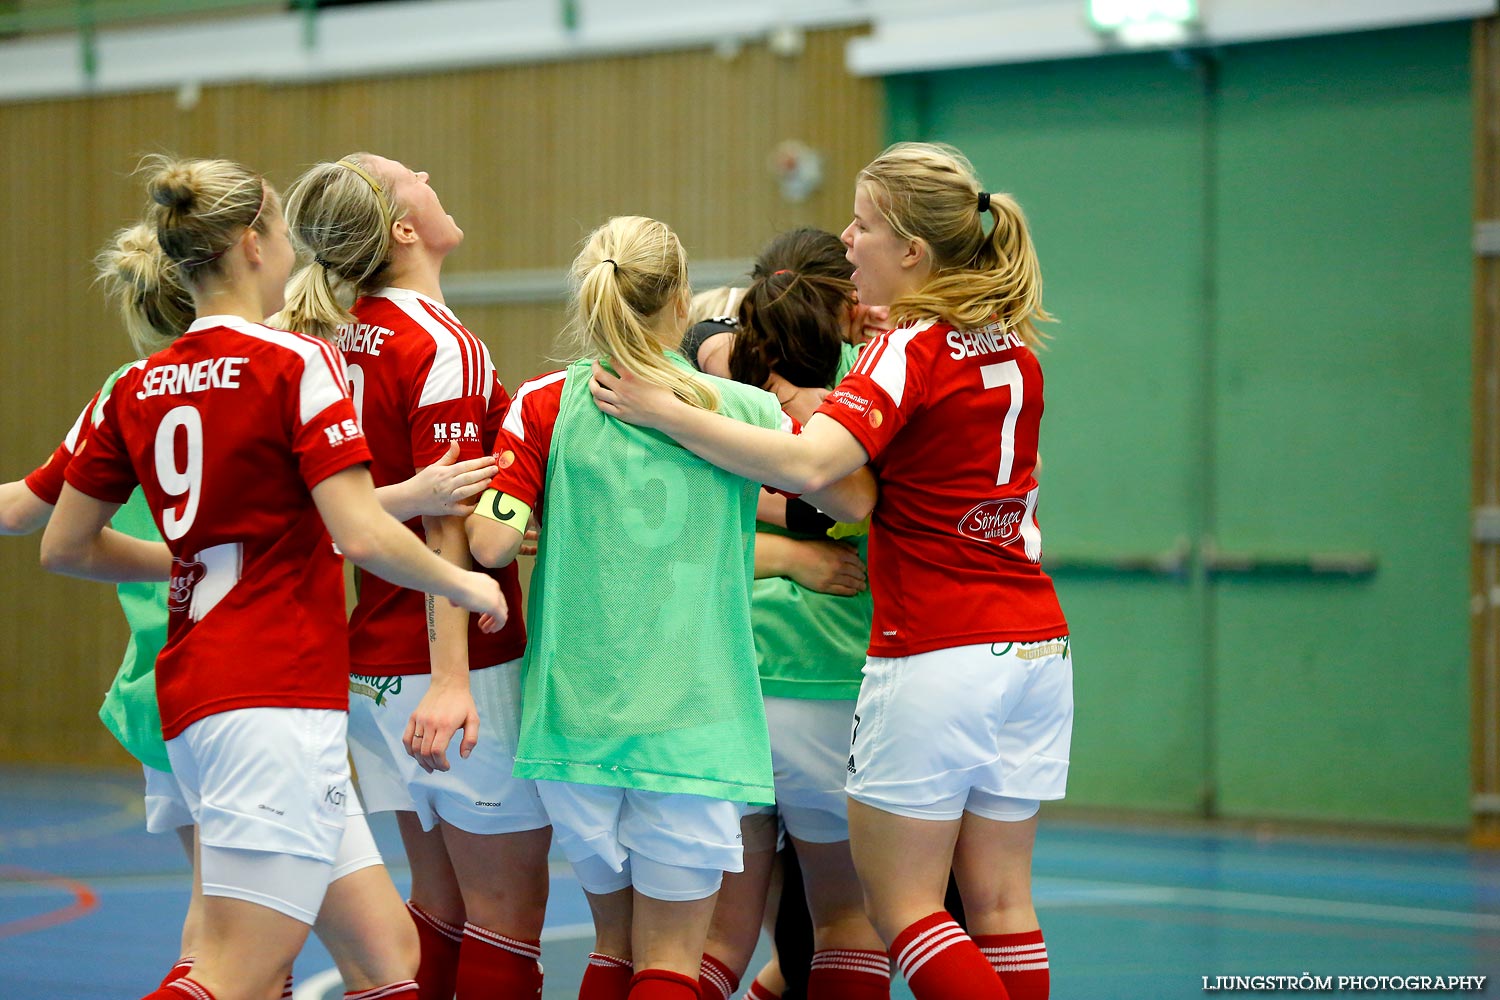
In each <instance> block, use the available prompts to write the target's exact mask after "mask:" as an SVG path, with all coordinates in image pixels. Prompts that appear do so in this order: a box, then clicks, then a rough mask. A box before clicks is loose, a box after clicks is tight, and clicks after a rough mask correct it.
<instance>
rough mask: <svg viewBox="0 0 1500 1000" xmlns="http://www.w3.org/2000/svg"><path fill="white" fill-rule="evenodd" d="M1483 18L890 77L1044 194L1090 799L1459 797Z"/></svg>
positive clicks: (934, 118)
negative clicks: (1476, 26) (1472, 211)
mask: <svg viewBox="0 0 1500 1000" xmlns="http://www.w3.org/2000/svg"><path fill="white" fill-rule="evenodd" d="M1467 37H1468V36H1467V27H1466V26H1464V25H1446V26H1438V27H1434V28H1424V29H1408V30H1402V31H1391V32H1378V33H1370V34H1363V35H1355V36H1341V37H1337V38H1328V39H1314V40H1305V41H1295V42H1279V43H1269V44H1265V45H1255V46H1243V47H1235V48H1232V49H1229V50H1227V51H1225V52H1223V53H1220V54H1217V56H1216V57H1215V58H1214V59H1213V60H1209V61H1204V60H1200V59H1196V58H1180V57H1178V58H1174V57H1172V56H1169V55H1166V54H1149V55H1132V56H1120V57H1113V58H1108V59H1095V60H1085V61H1072V62H1066V63H1044V64H1034V65H1023V66H1009V67H996V68H989V69H983V70H963V71H953V72H946V73H935V74H922V75H918V76H909V77H898V78H892V79H891V81H890V83H889V88H888V95H889V107H890V133H891V136H892V138H898V139H899V138H924V139H938V140H944V141H949V142H952V143H954V144H955V145H957V146H958V147H959V148H961V149H963V150H964V151H965V152H966V153H967V154H968V155H969V156H970V157H971V158H972V159H973V160H974V162H975V165H976V166H977V167H978V168H979V171H980V174H981V176H982V177H983V178H984V180H985V181H986V183H987V184H988V185H990V186H991V187H992V188H993V189H995V190H1005V191H1010V192H1012V193H1014V194H1015V195H1016V196H1017V197H1018V198H1019V199H1020V201H1021V203H1022V205H1023V206H1024V207H1025V208H1026V210H1027V212H1028V214H1029V216H1030V218H1031V222H1032V225H1033V228H1034V232H1035V234H1036V237H1037V243H1038V248H1039V252H1040V254H1041V257H1042V264H1043V271H1044V273H1045V275H1046V281H1047V285H1046V300H1047V305H1048V308H1049V309H1050V310H1052V311H1053V312H1054V313H1055V314H1056V315H1057V316H1058V317H1059V318H1060V320H1061V322H1060V323H1059V324H1057V325H1056V326H1055V327H1054V328H1053V333H1054V334H1055V338H1056V339H1055V340H1054V342H1053V345H1052V347H1051V348H1050V349H1049V350H1048V351H1047V352H1046V353H1045V355H1044V356H1043V359H1042V361H1043V366H1044V368H1045V370H1046V374H1047V399H1048V408H1047V416H1046V419H1045V421H1044V422H1043V437H1042V464H1043V468H1042V472H1041V477H1040V478H1041V481H1042V484H1043V490H1042V506H1041V513H1042V529H1043V538H1044V552H1045V555H1044V558H1043V561H1044V565H1047V566H1049V567H1050V568H1051V569H1052V570H1053V572H1054V575H1055V577H1056V579H1057V582H1058V587H1059V590H1060V592H1061V596H1062V599H1063V602H1064V606H1065V609H1066V610H1067V612H1068V616H1069V619H1070V622H1071V624H1072V629H1073V633H1074V636H1075V646H1074V648H1075V650H1076V655H1077V664H1076V673H1075V678H1076V680H1075V683H1076V685H1077V688H1076V691H1077V698H1078V722H1077V726H1076V729H1075V741H1074V754H1073V756H1074V761H1075V763H1074V768H1073V773H1072V776H1071V777H1072V780H1071V782H1070V792H1069V798H1070V799H1071V800H1072V801H1074V802H1077V803H1083V804H1087V805H1093V806H1109V807H1129V808H1141V809H1152V810H1165V811H1177V812H1202V813H1207V814H1221V815H1230V816H1281V817H1294V818H1305V819H1342V820H1356V821H1370V822H1392V823H1403V824H1411V823H1418V824H1439V825H1448V826H1460V825H1462V824H1463V823H1464V822H1465V819H1466V816H1467V810H1466V805H1465V796H1466V787H1467V772H1466V766H1467V754H1468V742H1467V718H1468V716H1467V707H1466V706H1467V703H1468V702H1467V699H1468V688H1467V669H1468V667H1467V664H1468V660H1467V633H1466V617H1465V615H1466V610H1465V609H1466V573H1467V549H1466V544H1465V542H1466V537H1465V533H1464V527H1465V518H1466V511H1467V505H1468V472H1467V470H1468V409H1467V407H1468V392H1467V386H1468V373H1469V359H1468V347H1467V345H1468V343H1469V323H1468V315H1469V300H1468V282H1469V271H1468V260H1469V258H1468V250H1467V240H1468V225H1469V224H1468V218H1469V210H1468V197H1469V195H1468V192H1469V179H1468V177H1469V175H1468V170H1469V165H1468V150H1469V148H1470V138H1469V120H1468V115H1469V111H1470V102H1469V96H1468V76H1467V72H1468V70H1467V66H1468V59H1467V45H1468V43H1467Z"/></svg>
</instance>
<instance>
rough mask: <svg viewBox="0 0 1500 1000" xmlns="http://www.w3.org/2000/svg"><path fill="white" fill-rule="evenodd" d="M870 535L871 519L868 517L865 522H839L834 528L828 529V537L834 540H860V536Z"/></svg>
mask: <svg viewBox="0 0 1500 1000" xmlns="http://www.w3.org/2000/svg"><path fill="white" fill-rule="evenodd" d="M869 533H870V519H869V518H868V517H867V518H865V519H864V520H863V521H856V522H853V523H850V522H848V521H839V522H837V523H835V524H834V526H833V527H831V528H829V529H828V537H829V538H833V539H840V538H858V537H859V536H860V535H868V534H869Z"/></svg>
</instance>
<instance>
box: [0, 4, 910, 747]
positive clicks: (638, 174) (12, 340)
mask: <svg viewBox="0 0 1500 1000" xmlns="http://www.w3.org/2000/svg"><path fill="white" fill-rule="evenodd" d="M848 37H849V33H848V32H844V31H838V32H814V33H810V34H809V35H808V38H807V46H806V50H805V51H804V52H803V54H802V55H801V56H799V57H795V58H783V57H779V56H775V55H773V54H771V53H770V52H769V51H767V50H766V49H765V48H764V47H763V46H759V45H751V46H748V47H747V48H745V49H744V51H742V52H741V53H740V54H739V55H738V56H737V57H736V58H734V59H730V60H726V59H722V58H720V57H719V56H717V55H715V54H714V53H712V52H710V51H706V50H705V51H684V52H675V53H666V54H655V55H649V56H639V57H629V58H625V57H620V58H609V59H597V60H587V61H578V62H560V63H550V64H542V65H535V66H509V67H496V68H490V69H479V70H468V71H463V72H454V73H437V74H426V75H411V76H400V77H391V78H382V79H370V80H358V81H338V82H331V83H322V84H316V85H297V86H282V85H261V84H243V85H237V86H227V87H214V88H207V89H205V90H204V91H203V93H202V95H201V98H200V99H199V101H198V102H197V104H196V105H195V106H193V107H191V108H181V107H179V106H178V104H177V100H176V96H175V95H173V94H132V95H116V96H105V97H99V98H95V99H85V100H58V101H45V102H37V103H29V104H13V105H3V106H0V144H3V145H4V148H5V149H6V150H7V153H8V155H7V156H6V170H5V171H3V172H0V217H3V218H5V219H6V220H7V221H8V222H9V224H10V226H11V227H12V228H11V233H10V238H9V239H7V240H5V241H3V243H0V301H3V302H4V303H5V307H6V312H7V322H6V323H5V324H4V333H3V334H0V421H3V426H4V427H5V428H6V431H7V433H6V435H5V437H4V440H3V442H0V477H3V478H6V479H9V478H15V477H19V476H21V475H24V474H25V473H26V472H28V471H29V470H30V469H32V468H33V467H34V466H35V465H37V464H38V463H39V462H40V461H41V460H42V459H43V458H45V456H46V455H47V454H48V453H49V452H50V450H51V449H52V448H53V447H54V446H55V445H56V443H57V441H58V440H59V438H60V437H61V436H62V434H63V433H64V432H65V431H66V430H67V428H68V426H69V425H70V423H71V421H72V420H73V418H74V416H75V415H76V413H77V411H78V408H79V407H80V406H81V405H82V404H83V402H84V401H85V400H87V398H88V397H89V395H90V394H91V393H92V392H93V391H94V390H95V389H96V388H97V387H98V385H99V383H100V382H101V381H102V379H103V378H104V376H105V375H106V374H107V373H108V372H109V371H110V370H112V369H113V368H114V367H115V366H117V365H118V364H120V363H121V362H123V361H125V360H127V359H128V358H129V347H128V344H127V342H126V341H125V338H124V336H123V334H122V332H121V331H120V329H119V326H118V324H117V323H116V322H115V321H114V319H113V317H112V316H111V315H110V313H109V312H108V311H107V310H106V308H105V306H104V304H103V302H102V298H101V296H100V295H99V293H98V291H97V290H96V289H94V288H92V287H91V285H90V282H91V278H92V276H91V272H90V269H89V260H90V258H91V257H92V255H93V254H94V252H95V251H96V250H97V249H98V248H99V247H100V246H101V245H102V244H103V243H104V242H105V240H106V239H107V238H108V236H109V234H110V233H111V232H112V231H113V230H114V229H116V228H118V227H119V226H121V225H125V224H128V223H129V222H131V221H132V220H133V219H134V218H135V217H136V214H137V213H138V212H139V210H140V208H141V206H142V204H143V203H144V196H143V194H142V193H141V187H140V183H139V180H138V179H137V178H134V177H132V176H131V172H132V170H133V169H134V168H135V166H136V164H137V163H138V161H139V159H140V157H141V155H142V154H144V153H149V152H157V151H172V152H176V153H179V154H182V155H193V156H227V157H232V158H235V159H239V160H241V161H243V162H245V163H247V164H249V165H251V166H254V167H256V168H257V169H261V170H264V171H265V172H266V174H267V175H268V176H269V177H270V178H271V180H272V181H273V182H274V183H275V184H277V185H278V186H279V187H282V188H285V186H286V185H287V184H288V183H289V182H290V181H291V180H292V179H293V178H294V177H295V176H296V174H297V172H298V171H299V170H301V169H302V168H303V167H305V166H307V165H309V164H311V163H314V162H316V161H318V160H322V159H328V158H333V157H337V156H339V155H341V154H343V153H347V152H351V151H354V150H370V151H372V152H379V153H381V154H384V155H388V156H393V157H396V158H398V159H401V160H404V161H406V162H407V163H409V164H410V165H412V166H413V167H415V168H417V169H424V170H427V171H429V172H430V173H431V174H432V183H433V185H434V187H435V188H436V189H437V191H438V192H439V194H440V195H441V196H442V199H443V202H444V205H445V206H446V207H447V208H448V210H449V211H451V212H452V213H453V214H454V216H455V218H456V219H457V220H458V221H459V223H460V224H461V225H462V226H463V227H464V229H465V232H466V240H465V244H464V246H463V247H462V248H461V249H460V251H459V252H458V253H456V254H455V255H454V257H453V258H451V259H450V261H449V265H448V267H449V270H450V272H457V271H490V270H500V269H513V268H539V267H547V268H550V267H556V268H563V267H565V266H566V265H567V264H568V262H569V261H570V260H571V259H572V257H573V254H574V253H575V251H576V248H577V244H578V242H579V240H580V239H581V238H582V237H583V236H584V235H586V234H587V232H588V231H589V230H590V229H591V228H592V227H593V226H595V225H597V224H599V223H600V222H602V221H603V220H604V219H605V218H607V217H609V216H610V215H617V214H643V215H652V216H655V217H658V218H661V219H663V220H665V221H667V222H668V223H670V224H671V225H672V226H673V227H674V228H676V229H677V231H678V232H679V233H680V235H681V236H682V239H683V242H684V244H685V245H686V246H687V248H688V253H689V255H690V256H691V257H696V258H700V259H707V258H716V259H722V258H748V257H751V256H753V255H754V254H755V252H756V251H757V249H758V248H759V247H760V245H761V244H763V243H764V242H765V241H766V239H767V238H769V237H770V236H771V235H772V234H774V233H775V232H777V231H779V230H781V229H783V228H786V227H789V226H792V225H798V224H813V225H821V226H824V227H827V228H830V229H832V230H834V231H838V230H839V229H840V228H842V227H843V225H844V223H845V222H846V220H847V217H848V213H849V211H850V204H851V202H852V187H851V181H852V179H853V176H854V174H855V172H856V171H857V170H858V168H859V167H860V166H862V165H863V164H864V163H865V162H866V161H867V160H869V159H870V158H871V157H872V156H873V155H874V154H875V153H876V152H878V151H879V145H880V134H881V121H880V118H881V111H880V89H879V85H878V84H877V83H876V82H874V81H870V80H857V79H853V78H851V77H849V76H848V75H847V74H846V73H845V71H844V68H843V66H844V57H843V47H844V43H845V41H846V40H847V38H848ZM783 139H800V140H803V141H805V142H808V143H809V144H811V145H813V146H814V147H816V148H817V149H819V150H820V151H821V152H822V153H823V155H824V157H825V159H824V173H825V178H826V181H825V184H824V186H823V188H822V190H820V191H819V192H817V193H816V194H815V195H814V196H813V197H812V198H811V199H809V200H808V201H807V202H805V203H802V204H796V205H794V204H789V203H787V202H784V201H783V200H782V199H781V198H780V196H779V194H778V192H777V189H776V185H775V181H774V179H773V178H772V176H771V175H770V173H769V171H768V168H767V159H768V157H769V155H770V152H771V150H772V148H773V147H774V146H775V145H776V143H778V142H779V141H781V140H783ZM461 315H462V316H463V318H464V319H465V320H466V322H467V323H468V324H469V325H470V326H471V327H472V328H473V329H474V331H475V332H476V333H478V334H479V335H480V336H482V337H483V338H484V339H485V340H486V341H487V342H488V343H489V345H490V347H491V349H492V350H493V352H494V354H495V359H496V363H497V365H498V367H499V369H500V373H501V376H502V378H503V379H504V380H505V382H506V384H507V385H508V386H509V387H511V388H514V387H515V386H516V385H517V384H518V383H519V382H520V381H521V380H523V379H524V378H526V377H529V376H530V375H533V374H535V373H537V372H539V371H542V370H545V369H546V368H548V367H555V365H553V364H552V363H551V362H549V361H548V359H549V358H550V357H553V356H555V351H554V338H555V335H556V332H557V329H558V327H559V326H560V322H561V316H562V309H561V306H560V305H559V304H540V305H495V306H487V307H474V306H468V307H465V308H464V309H462V310H461ZM36 548H37V546H36V540H35V539H5V540H3V541H0V607H3V608H4V609H5V615H6V618H5V621H4V623H3V624H0V685H3V688H4V696H3V697H0V760H19V759H30V760H56V761H84V762H118V761H121V760H122V759H123V757H122V756H121V754H120V753H119V752H118V751H117V750H116V749H115V748H114V746H113V743H112V741H111V740H110V739H109V737H108V736H107V735H106V734H105V733H104V731H103V728H102V727H101V726H99V725H98V723H97V722H96V721H94V712H95V710H96V708H97V704H98V698H99V695H100V694H101V693H102V691H103V690H104V688H105V686H106V685H107V683H108V680H109V678H110V676H111V675H112V674H113V671H114V668H115V666H116V665H117V663H118V662H119V654H120V651H121V649H122V648H123V645H124V638H125V631H124V626H123V623H122V621H121V619H120V615H119V612H118V609H117V608H116V607H115V605H114V602H113V594H112V592H111V591H110V590H109V589H108V588H106V587H103V586H99V585H94V584H87V583H82V582H78V581H70V580H63V579H60V578H57V577H52V576H48V575H46V574H44V573H42V572H41V571H40V570H39V569H38V568H37V565H36Z"/></svg>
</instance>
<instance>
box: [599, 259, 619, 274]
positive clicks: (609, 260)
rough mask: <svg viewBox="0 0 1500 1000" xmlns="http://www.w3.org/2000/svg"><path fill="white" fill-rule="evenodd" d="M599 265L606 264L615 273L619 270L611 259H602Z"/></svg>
mask: <svg viewBox="0 0 1500 1000" xmlns="http://www.w3.org/2000/svg"><path fill="white" fill-rule="evenodd" d="M601 263H604V264H608V265H609V266H610V267H612V268H614V269H615V270H616V271H618V270H619V269H620V265H619V264H616V263H615V262H614V260H613V259H612V258H609V257H606V258H604V260H603V261H601Z"/></svg>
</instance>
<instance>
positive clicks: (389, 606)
mask: <svg viewBox="0 0 1500 1000" xmlns="http://www.w3.org/2000/svg"><path fill="white" fill-rule="evenodd" d="M352 311H353V313H354V315H355V318H356V320H357V322H355V323H352V324H349V325H347V326H344V327H341V328H340V329H339V347H340V348H341V349H342V350H343V352H344V361H345V364H346V366H347V370H348V372H349V386H350V389H351V391H352V392H353V395H354V405H355V408H356V409H357V410H358V411H359V419H360V422H361V424H362V425H363V427H364V431H365V437H366V439H367V440H368V441H369V444H370V451H371V452H372V453H373V454H374V456H375V461H374V464H373V465H372V466H371V473H372V474H373V476H374V478H375V485H376V486H389V485H391V484H393V483H399V482H403V481H405V480H407V479H410V478H411V477H412V476H414V475H416V472H417V470H418V469H420V468H424V467H426V466H428V465H431V464H432V463H433V462H436V461H437V460H438V459H440V458H442V457H443V456H444V455H445V454H447V452H448V446H449V444H451V443H452V442H454V441H457V442H458V443H459V460H460V461H464V460H467V459H470V458H479V457H481V456H483V455H485V454H486V453H487V452H486V450H485V445H486V444H487V443H489V442H490V441H492V440H494V435H495V431H496V429H497V428H496V427H495V424H496V423H498V420H499V418H500V416H501V414H503V413H504V407H505V404H506V403H508V402H509V400H508V399H507V398H505V388H504V387H503V386H501V385H500V382H499V380H498V379H497V378H496V376H495V366H494V365H493V364H492V363H491V361H490V354H489V351H488V349H486V347H485V346H484V342H483V341H481V340H480V339H479V338H478V337H476V336H474V335H473V334H472V333H470V332H469V331H468V330H466V329H465V328H464V326H463V324H462V323H460V322H459V321H458V317H456V316H454V315H453V313H452V312H451V311H450V310H449V309H448V308H447V307H446V306H444V305H443V304H442V303H440V302H437V301H436V300H434V299H431V298H429V297H427V296H426V295H423V294H421V293H420V292H414V291H411V290H409V289H404V288H387V289H385V290H384V291H381V292H378V293H376V294H375V295H369V296H366V297H364V298H362V299H360V300H359V301H358V302H356V303H354V309H353V310H352ZM407 527H409V528H410V529H411V530H412V531H414V532H416V534H417V535H418V536H419V537H422V536H423V532H422V519H421V518H419V517H418V518H413V519H412V520H410V521H408V522H407ZM491 575H493V576H494V577H495V579H497V580H498V581H499V582H500V589H501V592H502V593H503V594H504V595H505V603H506V605H507V607H509V608H510V617H509V620H508V621H507V622H506V623H505V627H504V628H503V629H501V630H500V631H499V632H496V633H494V634H493V635H487V634H485V633H483V632H481V631H479V625H478V616H477V615H471V616H470V618H469V665H470V666H471V667H473V668H474V669H480V668H483V667H492V666H494V665H495V664H497V663H505V662H508V661H510V660H514V659H516V658H517V657H519V656H521V655H522V654H523V653H524V652H525V651H526V624H525V619H524V617H523V615H522V614H521V582H520V577H519V576H518V575H517V572H516V568H515V567H514V566H508V567H506V568H505V569H503V570H497V571H495V572H494V573H493V574H491ZM426 623H427V615H426V599H425V597H424V595H423V594H421V593H420V592H418V591H415V590H407V589H405V588H403V587H397V586H395V585H393V584H391V583H389V582H388V581H386V580H382V579H381V578H380V577H378V576H375V575H374V574H372V573H365V572H363V571H361V572H360V573H359V603H358V604H357V605H356V606H355V608H354V614H353V616H352V617H351V618H350V620H349V659H350V663H351V666H352V670H353V672H354V673H357V674H370V675H375V676H382V677H386V676H393V675H397V674H425V673H428V672H429V671H430V670H431V669H432V661H431V659H430V658H429V655H428V649H427V624H426Z"/></svg>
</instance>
